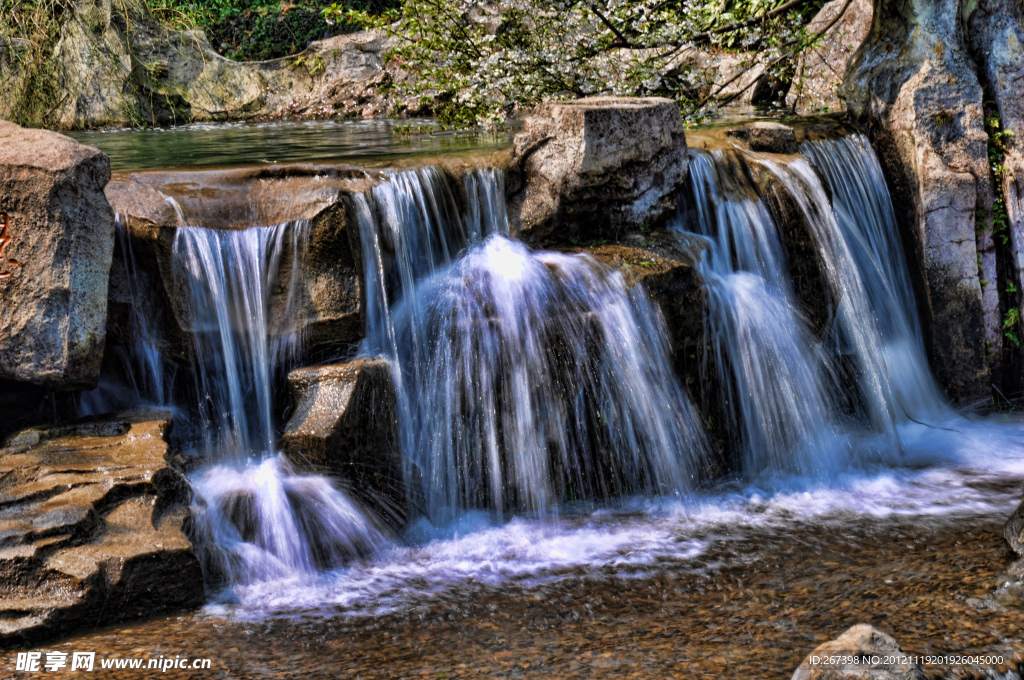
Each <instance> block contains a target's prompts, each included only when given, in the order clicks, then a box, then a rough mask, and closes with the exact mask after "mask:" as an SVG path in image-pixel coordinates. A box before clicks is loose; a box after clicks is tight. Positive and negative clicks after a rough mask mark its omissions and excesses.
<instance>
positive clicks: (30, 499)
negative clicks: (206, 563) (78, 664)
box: [0, 411, 205, 647]
mask: <svg viewBox="0 0 1024 680" xmlns="http://www.w3.org/2000/svg"><path fill="white" fill-rule="evenodd" d="M170 427H171V417H170V414H169V413H167V412H159V411H157V412H146V411H141V412H132V413H125V414H121V415H117V416H111V417H108V418H104V419H102V420H94V421H91V422H86V423H81V424H77V425H71V426H65V427H52V428H34V429H29V430H24V431H22V432H19V433H17V434H15V435H13V436H12V437H10V438H8V440H7V442H6V447H5V448H3V449H0V594H2V597H0V645H3V646H8V647H9V646H12V645H21V644H31V643H34V642H38V641H41V640H45V639H52V638H55V637H58V636H61V635H66V634H68V633H70V632H72V631H74V630H76V629H80V628H84V627H95V626H102V625H107V624H110V623H114V622H118V621H125V620H130V619H135V618H142V617H146V616H152V615H155V614H160V613H166V612H173V611H179V610H182V609H190V608H194V607H198V606H200V605H201V604H202V603H203V601H204V599H205V594H204V588H203V576H202V573H201V571H200V567H199V561H198V559H197V558H196V555H195V553H194V551H193V549H192V544H191V543H190V541H189V539H188V538H187V536H186V532H185V529H186V525H187V520H188V508H187V503H188V501H189V487H188V484H187V482H186V480H185V478H184V476H183V475H182V474H181V472H179V470H178V469H177V468H178V467H179V464H178V461H176V459H175V457H174V456H173V454H171V453H170V452H169V449H168V445H167V436H168V434H169V431H170Z"/></svg>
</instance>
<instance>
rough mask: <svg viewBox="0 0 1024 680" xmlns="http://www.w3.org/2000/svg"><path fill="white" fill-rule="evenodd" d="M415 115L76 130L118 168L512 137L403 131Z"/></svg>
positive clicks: (308, 158)
mask: <svg viewBox="0 0 1024 680" xmlns="http://www.w3.org/2000/svg"><path fill="white" fill-rule="evenodd" d="M402 124H407V121H391V120H316V121H303V122H273V123H202V124H194V125H186V126H181V127H175V128H163V129H153V130H135V129H123V130H90V131H83V132H74V133H71V136H72V137H74V138H75V139H77V140H78V141H80V142H82V143H83V144H88V145H90V146H95V147H97V148H98V149H100V150H101V151H103V152H104V153H106V154H107V155H108V156H110V164H111V169H112V170H114V171H115V172H122V171H129V170H150V169H156V168H202V167H224V166H234V165H253V164H263V163H308V162H317V161H320V162H324V161H343V160H346V159H358V158H380V157H388V156H408V155H413V154H437V153H451V152H454V151H470V150H487V149H496V148H500V147H503V146H507V145H509V144H511V142H512V137H513V135H514V128H513V129H510V130H508V131H503V132H494V131H483V130H460V131H445V130H441V129H439V128H438V127H437V125H436V124H435V123H434V122H433V121H429V120H426V121H415V123H414V124H415V125H418V126H427V127H430V128H431V129H433V132H430V133H427V134H412V135H402V134H395V133H396V128H398V127H399V126H400V125H402Z"/></svg>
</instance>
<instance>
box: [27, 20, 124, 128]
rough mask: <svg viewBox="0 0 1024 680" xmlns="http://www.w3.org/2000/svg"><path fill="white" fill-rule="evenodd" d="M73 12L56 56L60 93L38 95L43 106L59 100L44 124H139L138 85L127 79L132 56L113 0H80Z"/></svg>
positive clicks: (55, 50)
mask: <svg viewBox="0 0 1024 680" xmlns="http://www.w3.org/2000/svg"><path fill="white" fill-rule="evenodd" d="M67 16H68V19H67V20H66V21H65V22H64V24H63V25H62V26H61V28H60V38H59V40H58V42H57V45H56V46H55V48H54V51H53V56H52V62H53V69H54V77H55V78H56V88H54V89H55V90H56V91H46V92H40V93H38V94H37V95H36V96H37V97H39V98H40V101H38V102H36V106H37V107H39V106H42V107H46V106H50V105H51V103H50V102H49V101H47V100H50V99H53V100H54V101H53V102H52V104H53V108H54V110H53V112H52V113H50V114H48V115H47V116H46V118H43V119H38V123H39V124H40V125H41V126H44V127H50V126H51V125H53V126H56V127H62V128H72V127H100V126H104V125H124V124H126V123H129V124H130V123H137V122H139V121H138V116H137V115H136V101H135V97H134V93H133V91H132V90H133V88H130V87H126V83H125V79H126V78H127V76H128V75H129V74H130V73H131V70H132V57H131V54H130V52H129V50H128V47H127V45H126V42H125V40H124V38H123V36H122V34H121V32H120V31H119V30H118V29H117V26H116V25H114V24H113V23H112V21H111V20H112V16H113V4H112V0H78V2H76V3H75V4H74V9H73V11H71V12H68V14H67ZM37 58H38V56H37ZM37 80H41V79H38V78H37ZM36 86H37V87H38V86H39V85H38V83H37V85H36ZM43 89H44V90H45V89H46V88H45V86H44V88H43ZM34 113H36V114H37V115H38V113H40V112H38V111H37V112H34ZM47 118H49V119H47Z"/></svg>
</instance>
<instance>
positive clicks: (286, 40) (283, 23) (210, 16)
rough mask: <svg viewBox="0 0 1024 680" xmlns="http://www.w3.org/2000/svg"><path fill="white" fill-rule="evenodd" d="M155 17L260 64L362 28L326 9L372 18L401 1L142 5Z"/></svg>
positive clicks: (169, 1) (224, 0)
mask: <svg viewBox="0 0 1024 680" xmlns="http://www.w3.org/2000/svg"><path fill="white" fill-rule="evenodd" d="M146 2H147V4H148V5H149V9H150V11H151V12H152V13H153V15H154V17H155V18H157V19H158V20H159V21H161V22H162V23H164V24H166V25H168V26H170V27H171V28H181V29H186V28H201V29H204V30H205V31H206V34H207V36H208V37H209V39H210V42H211V44H212V45H213V46H214V47H215V48H216V49H218V50H219V51H220V52H221V53H222V54H224V55H225V56H227V57H229V58H232V59H239V60H262V59H274V58H277V57H284V56H288V55H291V54H296V53H297V52H301V51H302V50H304V49H305V48H306V46H307V45H308V44H309V43H310V42H311V41H313V40H322V39H324V38H329V37H332V36H335V35H341V34H344V33H351V32H353V31H358V30H361V29H362V25H361V24H358V23H354V22H352V21H348V20H345V19H342V20H340V21H339V20H336V18H335V17H334V16H333V15H332V16H328V15H326V14H325V10H327V9H329V8H331V7H338V9H339V11H340V12H341V13H344V12H347V11H352V12H357V13H360V16H362V15H366V16H369V17H375V16H378V15H380V14H382V13H386V12H388V11H393V10H394V9H395V8H397V7H398V6H399V4H400V2H401V0H345V2H343V3H341V4H340V5H338V4H334V5H332V4H331V3H330V2H329V1H328V0H296V1H295V2H288V1H287V0H205V1H203V2H200V1H198V0H146Z"/></svg>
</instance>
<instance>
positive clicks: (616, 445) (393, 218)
mask: <svg viewBox="0 0 1024 680" xmlns="http://www.w3.org/2000/svg"><path fill="white" fill-rule="evenodd" d="M441 179H442V178H440V177H439V176H438V174H437V173H436V171H431V170H420V171H413V172H406V173H398V174H396V175H395V176H393V177H392V178H391V180H390V181H389V182H387V183H385V184H382V185H379V186H378V187H375V188H374V189H373V190H372V192H371V193H370V194H369V195H367V196H365V197H364V199H363V200H361V201H359V203H358V205H357V207H358V214H359V215H360V220H361V225H362V233H363V244H364V257H365V262H366V268H365V269H366V276H367V280H366V290H367V327H368V332H367V338H366V341H365V343H364V346H363V352H364V353H367V354H376V353H383V354H385V355H386V356H388V357H390V358H391V360H392V362H393V365H394V371H395V376H396V377H395V382H396V386H397V387H398V394H399V417H400V430H401V438H402V446H403V452H404V459H405V474H406V480H407V485H408V486H409V497H410V501H411V502H412V504H413V505H414V507H419V508H422V509H423V510H424V511H425V513H426V514H427V516H428V517H430V518H431V519H433V520H440V521H447V520H450V519H452V518H454V517H455V516H456V515H457V514H458V513H459V512H460V511H462V510H465V509H471V508H485V509H489V510H491V511H493V512H496V513H498V514H499V515H500V514H502V513H503V512H506V511H524V510H525V511H543V510H547V509H551V508H554V507H556V506H558V505H559V504H560V503H561V502H563V501H566V500H576V499H598V498H606V497H609V496H620V495H623V494H633V493H644V494H673V493H675V494H678V493H683V492H685V491H687V490H689V489H691V488H692V487H693V486H694V478H695V476H696V471H697V468H698V466H699V464H700V462H701V461H702V459H703V457H704V451H705V443H704V439H703V436H702V431H701V428H700V425H699V419H698V418H697V417H696V415H695V413H694V411H693V408H692V406H691V405H690V403H689V400H688V399H687V397H686V395H685V393H684V392H683V390H682V388H681V387H680V385H679V383H678V380H677V379H676V377H675V376H674V374H673V372H672V368H671V365H670V361H669V348H668V344H667V340H666V338H667V334H666V332H665V329H664V327H663V325H662V322H661V320H660V317H659V316H658V314H657V312H656V311H655V309H654V307H653V306H652V304H651V302H650V300H649V299H648V297H647V295H646V293H645V292H644V291H642V290H640V289H630V288H628V287H627V285H626V283H625V281H624V279H623V277H622V276H621V274H618V273H616V272H614V271H612V270H610V269H608V268H606V267H604V266H603V265H600V264H599V263H597V262H596V261H595V260H593V259H592V258H590V257H588V256H584V255H565V254H558V253H545V252H534V251H531V250H529V249H528V248H527V247H526V246H524V245H523V244H521V243H518V242H516V241H513V240H510V239H509V238H507V237H506V236H505V234H506V233H507V224H506V222H505V209H504V204H503V198H502V196H503V191H502V184H503V181H502V178H501V176H500V175H499V174H498V173H497V172H496V171H494V170H489V171H477V172H475V173H471V174H470V175H468V176H467V178H466V180H465V182H464V185H463V187H462V191H463V192H464V193H465V195H466V196H467V197H468V198H469V200H467V201H466V205H467V208H466V210H465V211H462V212H460V211H458V210H457V209H456V205H457V203H458V201H457V200H456V199H455V197H454V196H453V195H452V193H451V192H450V190H449V189H448V187H447V185H446V184H445V183H444V182H443V181H441ZM474 199H476V200H474Z"/></svg>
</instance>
